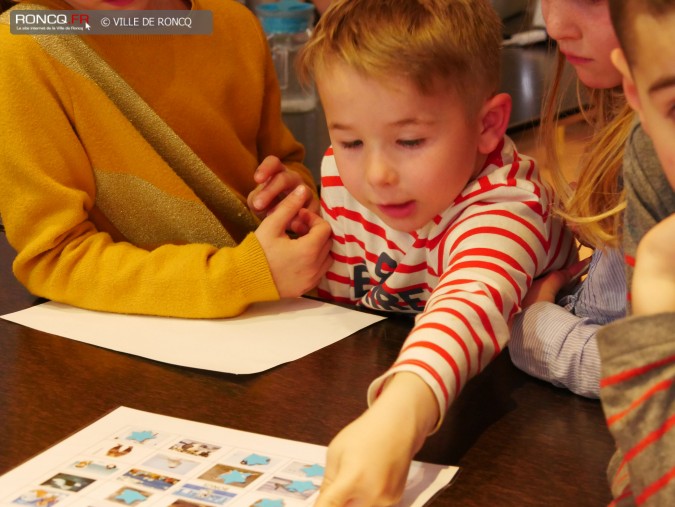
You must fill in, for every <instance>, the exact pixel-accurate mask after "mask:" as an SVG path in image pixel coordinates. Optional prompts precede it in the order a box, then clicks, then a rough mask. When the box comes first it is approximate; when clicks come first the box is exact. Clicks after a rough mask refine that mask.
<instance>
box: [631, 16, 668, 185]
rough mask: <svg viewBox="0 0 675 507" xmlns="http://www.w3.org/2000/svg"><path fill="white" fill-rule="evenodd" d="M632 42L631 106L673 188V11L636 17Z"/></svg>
mask: <svg viewBox="0 0 675 507" xmlns="http://www.w3.org/2000/svg"><path fill="white" fill-rule="evenodd" d="M635 40H636V41H637V43H638V44H637V46H636V48H635V51H634V54H635V59H636V62H635V65H634V66H633V70H632V78H633V81H634V86H635V92H636V93H637V100H633V101H631V105H633V107H634V108H635V109H636V110H637V112H638V113H639V115H640V119H641V120H642V124H643V126H644V128H645V130H646V131H647V133H648V134H649V136H650V137H651V139H652V142H653V143H654V148H655V150H656V153H657V155H658V157H659V161H660V162H661V166H662V167H663V171H664V172H665V174H666V177H667V178H668V181H669V182H670V186H671V187H673V189H675V11H671V12H670V13H669V14H665V15H663V17H660V18H659V19H655V18H653V17H651V16H647V15H642V16H638V17H637V19H636V20H635ZM635 92H634V93H635ZM629 93H630V92H628V93H627V95H629Z"/></svg>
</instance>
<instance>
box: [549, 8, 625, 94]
mask: <svg viewBox="0 0 675 507" xmlns="http://www.w3.org/2000/svg"><path fill="white" fill-rule="evenodd" d="M541 9H542V14H543V16H544V21H545V23H546V30H547V32H548V34H549V36H550V37H551V38H553V39H555V40H556V42H557V43H558V48H559V49H560V52H561V53H562V54H563V55H565V58H566V59H567V61H568V62H569V63H570V64H571V65H572V66H573V67H574V70H575V71H576V73H577V76H578V77H579V80H580V81H581V82H582V83H584V84H585V85H586V86H588V87H589V88H614V87H615V86H619V85H620V84H621V75H620V74H619V72H618V71H617V70H616V68H614V66H613V65H612V62H611V60H610V54H611V52H612V50H613V49H614V48H617V47H619V42H618V40H617V38H616V34H615V32H614V28H613V27H612V22H611V20H610V17H609V6H608V4H607V0H542V2H541Z"/></svg>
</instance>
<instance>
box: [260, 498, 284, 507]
mask: <svg viewBox="0 0 675 507" xmlns="http://www.w3.org/2000/svg"><path fill="white" fill-rule="evenodd" d="M253 506H254V507H284V501H283V500H278V499H277V500H271V499H269V498H263V499H262V500H258V501H257V502H256V503H254V504H253Z"/></svg>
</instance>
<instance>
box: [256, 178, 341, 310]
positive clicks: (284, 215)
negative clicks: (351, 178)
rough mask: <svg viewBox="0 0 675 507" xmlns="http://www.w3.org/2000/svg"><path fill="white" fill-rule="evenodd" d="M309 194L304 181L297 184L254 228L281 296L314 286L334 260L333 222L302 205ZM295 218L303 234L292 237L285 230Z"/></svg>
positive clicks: (303, 291) (300, 291)
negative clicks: (332, 253) (332, 247)
mask: <svg viewBox="0 0 675 507" xmlns="http://www.w3.org/2000/svg"><path fill="white" fill-rule="evenodd" d="M309 194H311V192H310V190H309V189H308V188H307V187H305V186H304V185H300V186H298V187H296V188H295V190H293V192H291V193H290V194H288V196H286V198H285V199H284V200H283V201H281V202H280V203H279V205H278V206H277V207H276V208H275V209H274V211H272V212H271V213H270V214H269V215H268V216H267V218H265V219H264V220H263V221H262V222H261V224H260V225H259V226H258V229H257V230H256V231H255V235H256V237H257V238H258V241H259V242H260V245H261V246H262V249H263V251H264V252H265V256H266V257H267V262H268V264H269V266H270V271H271V272H272V278H273V279H274V283H275V284H276V287H277V290H278V291H279V295H280V296H281V297H298V296H301V295H303V294H304V293H306V292H308V291H309V290H311V289H313V288H314V287H315V286H316V285H317V284H318V283H319V280H320V279H321V277H322V276H323V274H324V273H325V272H326V271H327V270H328V268H329V267H330V265H331V262H332V260H331V257H330V247H331V228H330V225H328V222H326V221H325V220H323V219H322V218H321V217H320V216H318V215H317V214H315V213H312V212H311V211H308V210H307V209H304V208H303V206H304V205H305V203H306V202H307V198H308V195H309ZM292 220H296V221H300V222H301V223H302V226H303V228H304V229H305V230H306V233H305V234H304V235H303V236H302V237H299V238H297V239H291V238H290V237H289V236H288V234H287V233H286V230H287V229H288V228H289V226H290V222H291V221H292Z"/></svg>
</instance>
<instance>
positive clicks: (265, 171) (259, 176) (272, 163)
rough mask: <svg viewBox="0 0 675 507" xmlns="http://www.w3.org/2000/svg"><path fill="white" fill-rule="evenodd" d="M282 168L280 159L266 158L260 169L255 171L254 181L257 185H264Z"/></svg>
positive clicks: (271, 156) (272, 156)
mask: <svg viewBox="0 0 675 507" xmlns="http://www.w3.org/2000/svg"><path fill="white" fill-rule="evenodd" d="M280 167H281V160H279V158H278V157H275V156H274V155H270V156H268V157H265V160H263V161H262V162H261V163H260V165H259V166H258V168H257V169H256V170H255V173H253V179H254V180H255V182H256V183H264V182H265V181H267V180H268V179H269V178H270V176H272V175H273V174H274V173H275V172H278V171H279V168H280Z"/></svg>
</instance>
